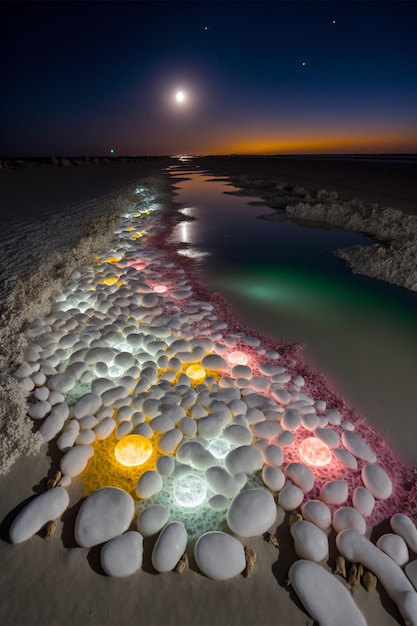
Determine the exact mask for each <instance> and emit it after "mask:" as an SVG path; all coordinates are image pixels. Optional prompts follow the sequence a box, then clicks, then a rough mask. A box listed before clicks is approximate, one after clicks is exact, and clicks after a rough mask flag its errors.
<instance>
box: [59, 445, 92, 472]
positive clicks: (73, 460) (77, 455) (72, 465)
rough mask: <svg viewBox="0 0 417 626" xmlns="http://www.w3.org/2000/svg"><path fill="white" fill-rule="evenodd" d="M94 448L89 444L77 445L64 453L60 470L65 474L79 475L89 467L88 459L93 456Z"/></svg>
mask: <svg viewBox="0 0 417 626" xmlns="http://www.w3.org/2000/svg"><path fill="white" fill-rule="evenodd" d="M93 454H94V450H93V448H92V447H91V446H89V445H84V444H82V445H76V446H75V447H74V448H70V449H69V450H68V452H66V453H65V454H64V456H63V457H62V459H61V462H60V465H59V466H60V470H61V473H62V474H63V475H64V476H70V477H71V478H74V476H79V475H80V474H81V472H83V471H84V470H85V468H86V467H87V463H88V460H89V459H90V458H91V457H92V456H93Z"/></svg>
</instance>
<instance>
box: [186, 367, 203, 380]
mask: <svg viewBox="0 0 417 626" xmlns="http://www.w3.org/2000/svg"><path fill="white" fill-rule="evenodd" d="M185 373H186V374H187V376H188V377H189V378H191V379H192V380H199V379H200V378H204V377H205V376H206V370H205V369H204V367H201V365H198V364H197V363H196V364H194V365H190V367H187V370H186V372H185Z"/></svg>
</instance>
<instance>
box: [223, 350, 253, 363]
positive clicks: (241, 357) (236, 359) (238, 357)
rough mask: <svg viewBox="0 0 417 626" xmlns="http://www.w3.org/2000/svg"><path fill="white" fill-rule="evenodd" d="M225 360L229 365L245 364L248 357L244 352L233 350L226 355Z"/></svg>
mask: <svg viewBox="0 0 417 626" xmlns="http://www.w3.org/2000/svg"><path fill="white" fill-rule="evenodd" d="M226 358H227V360H228V361H229V363H230V365H247V364H248V357H247V355H246V354H245V353H244V352H241V351H240V350H235V351H234V352H231V353H230V354H228V355H227V357H226Z"/></svg>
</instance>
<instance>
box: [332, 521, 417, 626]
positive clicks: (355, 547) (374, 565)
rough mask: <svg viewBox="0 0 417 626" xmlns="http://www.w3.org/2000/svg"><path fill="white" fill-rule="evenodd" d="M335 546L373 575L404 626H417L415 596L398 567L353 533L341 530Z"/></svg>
mask: <svg viewBox="0 0 417 626" xmlns="http://www.w3.org/2000/svg"><path fill="white" fill-rule="evenodd" d="M336 545H337V549H338V550H339V552H340V553H341V554H343V556H344V557H346V558H347V559H348V560H349V561H351V562H353V563H362V565H363V566H364V567H366V568H368V569H369V570H370V571H371V572H373V573H374V574H375V576H376V577H377V578H378V580H379V582H380V583H381V584H382V586H383V587H384V588H385V591H386V592H387V594H388V595H389V597H390V598H391V599H392V601H393V602H395V604H396V605H397V606H398V609H399V611H400V613H401V615H402V616H403V618H404V621H405V622H406V624H410V625H411V626H417V593H416V592H415V590H414V588H413V586H412V584H411V583H410V581H409V580H408V578H407V577H406V575H405V574H404V572H403V571H402V569H401V568H400V566H399V565H398V564H397V563H395V561H393V560H392V559H391V558H390V557H389V556H387V555H386V554H385V553H384V552H382V550H379V548H377V547H376V546H374V544H373V543H371V542H370V541H369V540H368V539H366V538H365V537H364V536H363V535H360V534H359V533H358V532H357V531H356V530H343V531H342V532H341V533H339V534H338V535H337V537H336Z"/></svg>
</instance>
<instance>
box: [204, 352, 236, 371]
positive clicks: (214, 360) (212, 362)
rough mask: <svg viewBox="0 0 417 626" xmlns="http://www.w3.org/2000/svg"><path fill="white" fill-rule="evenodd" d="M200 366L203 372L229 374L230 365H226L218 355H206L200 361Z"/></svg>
mask: <svg viewBox="0 0 417 626" xmlns="http://www.w3.org/2000/svg"><path fill="white" fill-rule="evenodd" d="M201 365H202V367H203V368H204V369H205V370H209V371H214V372H229V371H230V365H228V364H227V363H226V361H225V360H224V358H223V357H222V356H220V355H219V354H207V355H206V356H205V357H204V359H203V360H202V361H201Z"/></svg>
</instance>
